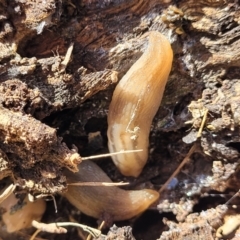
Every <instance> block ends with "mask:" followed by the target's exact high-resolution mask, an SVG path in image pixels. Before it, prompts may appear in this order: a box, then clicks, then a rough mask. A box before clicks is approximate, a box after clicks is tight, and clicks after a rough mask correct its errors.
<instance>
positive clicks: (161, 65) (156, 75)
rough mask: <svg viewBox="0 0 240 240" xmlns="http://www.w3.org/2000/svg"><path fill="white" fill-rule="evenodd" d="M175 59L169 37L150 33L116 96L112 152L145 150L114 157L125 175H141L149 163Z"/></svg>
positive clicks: (110, 130)
mask: <svg viewBox="0 0 240 240" xmlns="http://www.w3.org/2000/svg"><path fill="white" fill-rule="evenodd" d="M172 60H173V52H172V48H171V45H170V42H169V41H168V40H167V38H166V37H165V36H163V35H162V34H161V33H159V32H150V33H149V44H148V47H147V49H146V51H145V52H144V53H143V55H142V56H141V57H140V58H139V59H138V60H137V61H136V62H135V63H134V64H133V66H132V67H131V68H130V69H129V70H128V72H127V73H126V74H125V75H124V76H123V78H122V79H121V80H120V81H119V83H118V85H117V86H116V89H115V91H114V93H113V97H112V101H111V103H110V107H109V113H108V132H107V134H108V148H109V151H110V152H111V153H114V152H118V151H121V150H137V149H142V150H143V151H142V152H136V153H126V154H119V155H116V156H112V159H113V162H114V163H115V165H116V166H117V168H118V169H119V170H120V172H121V173H122V174H123V175H125V176H133V177H137V176H139V174H140V173H141V171H142V169H143V167H144V165H145V164H146V161H147V159H148V144H149V132H150V128H151V123H152V120H153V117H154V116H155V114H156V112H157V110H158V108H159V106H160V103H161V101H162V96H163V92H164V89H165V86H166V83H167V80H168V76H169V73H170V70H171V67H172Z"/></svg>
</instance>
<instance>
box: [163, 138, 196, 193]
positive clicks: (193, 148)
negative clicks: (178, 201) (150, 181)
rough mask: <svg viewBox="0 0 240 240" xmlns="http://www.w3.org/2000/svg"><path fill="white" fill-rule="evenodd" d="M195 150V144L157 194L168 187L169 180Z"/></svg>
mask: <svg viewBox="0 0 240 240" xmlns="http://www.w3.org/2000/svg"><path fill="white" fill-rule="evenodd" d="M196 148H197V144H196V143H195V144H194V145H193V146H192V147H191V148H190V150H189V152H188V154H187V155H186V157H185V158H184V159H183V160H182V162H181V164H180V165H179V166H178V168H177V169H176V170H175V171H174V172H173V174H172V175H171V176H170V177H169V179H168V180H167V181H166V182H165V183H164V184H163V186H162V187H161V188H160V190H159V193H162V192H163V190H164V189H165V188H166V187H167V186H168V184H169V183H170V182H171V180H172V179H173V178H174V177H175V176H176V175H177V174H178V173H179V172H180V170H181V169H182V167H183V166H184V165H185V164H186V163H187V162H188V161H189V159H190V157H191V155H192V154H193V153H194V152H195V150H196Z"/></svg>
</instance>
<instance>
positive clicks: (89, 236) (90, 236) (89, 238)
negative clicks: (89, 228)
mask: <svg viewBox="0 0 240 240" xmlns="http://www.w3.org/2000/svg"><path fill="white" fill-rule="evenodd" d="M104 225H105V221H102V222H101V224H100V226H99V227H98V230H102V228H103V226H104ZM91 239H92V235H91V234H88V236H87V239H86V240H91Z"/></svg>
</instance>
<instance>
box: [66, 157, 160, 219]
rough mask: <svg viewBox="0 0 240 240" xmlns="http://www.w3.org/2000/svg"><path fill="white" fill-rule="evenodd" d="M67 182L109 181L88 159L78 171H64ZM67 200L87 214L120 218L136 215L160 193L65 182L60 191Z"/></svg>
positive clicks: (99, 217) (95, 216)
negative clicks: (65, 184) (66, 185)
mask: <svg viewBox="0 0 240 240" xmlns="http://www.w3.org/2000/svg"><path fill="white" fill-rule="evenodd" d="M65 174H66V177H67V181H68V183H76V182H112V181H111V179H110V178H109V177H108V176H107V175H106V174H105V173H104V172H103V171H102V169H101V168H99V167H98V166H97V165H96V164H95V163H93V162H91V161H83V162H82V163H81V164H80V165H79V172H77V173H73V172H70V171H69V170H66V172H65ZM63 195H64V196H65V197H66V198H67V199H68V201H69V202H70V203H71V204H73V205H74V206H75V207H76V208H78V209H79V210H80V211H81V212H83V213H85V214H86V215H89V216H92V217H94V218H98V219H101V220H110V221H121V220H126V219H130V218H132V217H134V216H137V215H138V214H140V213H141V212H143V211H144V210H146V209H147V208H148V207H149V206H150V205H151V204H152V203H153V202H155V201H156V200H157V199H158V197H159V194H158V192H156V191H154V190H150V189H143V190H136V191H127V190H123V189H120V188H118V187H105V186H76V185H68V191H67V192H66V193H64V194H63Z"/></svg>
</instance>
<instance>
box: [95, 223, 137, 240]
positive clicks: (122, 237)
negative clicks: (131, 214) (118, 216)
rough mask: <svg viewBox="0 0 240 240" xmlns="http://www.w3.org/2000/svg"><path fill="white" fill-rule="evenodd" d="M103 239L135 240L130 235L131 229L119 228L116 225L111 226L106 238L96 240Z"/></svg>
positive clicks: (127, 227)
mask: <svg viewBox="0 0 240 240" xmlns="http://www.w3.org/2000/svg"><path fill="white" fill-rule="evenodd" d="M103 239H108V240H114V239H119V240H135V237H134V236H133V235H132V228H131V227H130V226H126V227H121V228H119V227H117V226H116V225H113V226H112V227H111V228H110V230H109V232H108V234H107V237H106V238H103V237H102V236H101V237H99V238H97V240H103Z"/></svg>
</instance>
